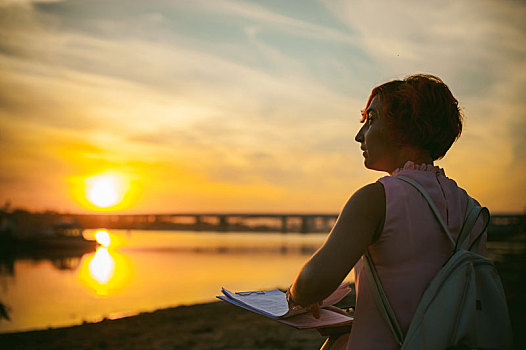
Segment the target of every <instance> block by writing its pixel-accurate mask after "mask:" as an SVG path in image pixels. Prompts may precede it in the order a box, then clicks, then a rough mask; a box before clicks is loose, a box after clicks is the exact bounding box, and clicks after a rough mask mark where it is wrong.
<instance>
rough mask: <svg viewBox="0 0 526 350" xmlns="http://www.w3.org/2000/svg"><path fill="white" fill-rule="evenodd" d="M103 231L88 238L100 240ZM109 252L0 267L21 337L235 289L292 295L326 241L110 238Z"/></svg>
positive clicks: (157, 234) (2, 325) (12, 327)
mask: <svg viewBox="0 0 526 350" xmlns="http://www.w3.org/2000/svg"><path fill="white" fill-rule="evenodd" d="M95 232H96V230H89V231H86V232H85V236H86V237H87V238H89V239H93V236H94V234H95ZM108 233H109V234H110V237H111V244H110V245H109V247H108V249H106V248H99V249H98V250H97V252H91V253H87V254H84V255H81V256H71V257H67V258H60V259H49V258H48V259H35V258H21V259H16V260H14V262H13V261H11V262H10V264H9V266H0V267H1V268H0V302H2V303H3V304H4V305H7V306H8V307H9V316H10V317H11V321H6V320H0V332H14V331H21V330H30V329H43V328H47V327H57V326H67V325H73V324H80V323H82V322H83V321H97V320H101V319H102V318H104V317H106V318H118V317H122V316H126V315H132V314H136V313H139V312H143V311H153V310H156V309H159V308H166V307H171V306H178V305H183V304H193V303H201V302H208V301H212V300H215V296H216V295H218V294H219V291H220V289H221V287H222V286H224V287H226V288H228V289H230V290H254V289H270V288H275V287H279V288H286V287H287V286H288V285H289V284H290V283H291V282H292V280H293V279H294V277H295V275H296V273H297V271H298V270H299V269H300V267H301V266H302V265H303V264H304V263H305V261H306V259H307V258H308V257H309V256H310V254H311V253H312V252H313V251H314V250H315V249H316V248H317V247H319V246H320V245H321V243H322V242H323V241H324V239H325V237H326V235H325V234H308V235H301V234H291V233H288V234H280V233H205V232H198V233H196V232H184V231H138V230H133V231H126V230H111V231H108Z"/></svg>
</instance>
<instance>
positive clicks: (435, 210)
mask: <svg viewBox="0 0 526 350" xmlns="http://www.w3.org/2000/svg"><path fill="white" fill-rule="evenodd" d="M396 178H397V179H400V180H403V181H405V182H407V183H408V184H410V185H411V186H413V187H414V188H416V189H417V190H418V192H420V193H421V194H422V196H424V198H425V199H426V201H427V204H429V207H430V208H431V210H432V211H433V214H435V217H436V219H437V220H438V222H439V223H440V226H441V227H442V230H443V231H444V233H445V234H446V236H447V238H448V239H449V241H450V242H451V245H452V246H453V247H455V245H456V244H455V240H454V239H453V236H451V233H449V229H448V228H447V225H446V223H445V222H444V219H442V215H440V212H439V211H438V208H437V207H436V205H435V203H434V202H433V200H432V199H431V197H430V196H429V194H428V193H427V191H426V190H425V189H424V188H423V187H422V185H420V184H419V183H418V182H416V181H415V180H413V179H410V178H408V177H405V176H402V175H398V176H396Z"/></svg>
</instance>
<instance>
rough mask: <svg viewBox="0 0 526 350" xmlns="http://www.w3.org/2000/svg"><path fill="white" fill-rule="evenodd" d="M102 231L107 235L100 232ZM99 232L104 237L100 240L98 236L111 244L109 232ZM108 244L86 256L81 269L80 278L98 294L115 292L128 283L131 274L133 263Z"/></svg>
mask: <svg viewBox="0 0 526 350" xmlns="http://www.w3.org/2000/svg"><path fill="white" fill-rule="evenodd" d="M101 232H104V233H105V234H106V235H104V234H100V233H101ZM97 234H100V235H99V236H102V237H103V238H104V239H100V240H99V237H97V240H98V241H99V242H100V243H101V244H103V243H102V242H101V241H103V242H104V243H108V245H107V246H109V241H110V238H109V235H108V233H107V232H105V231H99V232H97ZM107 246H104V247H99V248H98V249H97V251H96V252H95V253H94V254H93V255H91V256H88V257H87V258H85V259H84V260H83V262H82V266H81V267H80V269H79V275H78V277H79V280H80V281H81V282H82V284H83V285H85V286H86V287H88V288H89V289H92V290H93V291H94V292H95V294H96V295H98V296H108V295H112V294H115V293H116V292H117V291H119V290H121V289H122V288H123V287H124V286H125V285H126V284H127V282H128V281H129V277H130V275H131V265H130V263H129V261H128V259H127V257H126V256H124V255H123V254H120V253H118V252H116V251H114V250H112V249H110V248H108V247H107Z"/></svg>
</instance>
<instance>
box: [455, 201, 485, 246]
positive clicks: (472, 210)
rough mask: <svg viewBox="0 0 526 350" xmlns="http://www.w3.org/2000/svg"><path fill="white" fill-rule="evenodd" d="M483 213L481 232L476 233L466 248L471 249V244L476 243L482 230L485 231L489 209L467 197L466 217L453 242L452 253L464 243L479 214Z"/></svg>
mask: <svg viewBox="0 0 526 350" xmlns="http://www.w3.org/2000/svg"><path fill="white" fill-rule="evenodd" d="M482 213H484V214H485V215H484V216H485V218H486V219H485V220H484V227H483V229H482V232H481V233H479V234H478V235H477V238H476V239H475V240H474V241H473V243H472V244H471V245H470V246H469V248H468V250H471V249H472V248H473V246H474V245H475V244H476V243H478V240H479V239H480V238H481V237H482V235H483V234H484V232H485V231H486V227H487V226H488V223H489V211H488V208H486V207H480V206H477V205H476V204H475V201H474V200H473V198H471V197H468V206H467V210H466V218H465V219H464V224H463V225H462V229H461V230H460V233H459V234H458V238H457V243H456V244H455V250H454V251H453V253H456V252H457V251H458V250H459V249H462V247H463V246H464V245H465V243H466V241H468V237H469V234H470V233H471V231H472V230H473V227H474V226H475V223H476V222H477V220H478V218H479V216H480V214H482Z"/></svg>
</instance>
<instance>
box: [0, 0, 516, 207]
mask: <svg viewBox="0 0 526 350" xmlns="http://www.w3.org/2000/svg"><path fill="white" fill-rule="evenodd" d="M525 18H526V4H525V3H524V2H523V1H512V0H503V1H497V0H491V1H487V0H462V1H417V0H414V1H368V0H357V1H355V0H353V1H329V0H327V1H323V0H318V1H314V0H312V1H311V0H297V1H282V0H276V1H235V0H214V1H202V0H192V1H182V0H181V1H175V0H174V1H169V0H153V1H142V0H141V1H139V0H107V1H94V0H92V1H82V0H75V1H27V0H26V1H24V0H0V79H1V84H0V206H2V205H3V203H5V202H6V201H10V203H11V207H23V208H26V209H31V210H58V211H62V212H79V213H80V212H88V211H89V210H95V209H97V208H96V207H95V206H94V205H92V204H89V202H88V201H87V199H86V198H87V196H88V194H86V186H89V183H90V180H89V179H90V178H91V179H94V178H95V179H96V176H99V175H103V176H106V178H105V179H110V180H108V181H110V182H106V185H107V184H108V183H111V181H113V180H115V181H116V182H117V184H118V186H119V187H120V188H121V189H120V190H119V191H120V192H119V193H118V196H120V197H119V200H118V204H117V205H115V206H113V207H110V208H109V209H108V210H117V211H119V212H129V213H161V212H204V211H209V212H210V211H214V212H323V213H336V212H338V211H339V210H340V208H341V207H342V205H343V204H344V203H345V201H346V199H347V198H348V197H349V196H350V195H351V194H352V193H353V192H354V191H356V190H357V189H358V188H360V187H361V186H363V185H364V184H366V183H368V182H372V181H375V180H376V179H377V178H379V177H381V176H384V175H386V174H383V173H378V172H373V171H370V170H366V169H365V168H364V167H363V157H362V155H361V151H360V149H359V144H357V143H356V142H355V141H354V136H355V134H356V132H357V131H358V129H359V128H360V124H359V119H360V110H361V109H362V108H363V107H364V104H365V102H366V100H367V97H368V95H369V93H370V91H371V89H372V88H373V87H375V86H376V85H378V84H380V83H382V82H384V81H387V80H390V79H395V78H404V77H405V76H407V75H409V74H412V73H431V74H435V75H438V76H439V77H441V78H442V79H443V80H444V81H445V82H446V84H448V85H449V87H450V89H451V90H452V92H453V94H454V95H455V96H456V97H457V98H458V99H459V101H460V104H461V106H462V108H463V111H464V114H465V128H464V132H463V135H462V137H461V138H460V140H459V141H458V142H457V143H456V144H455V145H454V146H453V148H452V149H451V150H450V152H449V153H448V154H447V155H446V157H445V158H444V159H443V160H441V161H439V162H438V163H437V164H438V165H439V166H440V167H443V168H444V169H445V172H446V175H448V176H449V177H452V178H454V179H455V180H456V181H457V182H458V183H459V184H460V185H461V186H462V187H464V188H466V189H467V190H468V192H469V193H470V194H471V195H472V196H474V197H475V198H477V199H478V200H479V201H480V202H482V203H483V204H484V205H486V206H488V207H489V208H490V210H491V211H492V212H494V213H499V212H501V213H502V212H524V211H525V208H526V185H525V182H526V137H525V135H526V92H525V91H526V64H525V63H526V21H525V20H524V19H525ZM111 179H113V180H111ZM108 186H109V185H108ZM105 188H106V187H101V188H99V190H100V191H103V192H104V189H105Z"/></svg>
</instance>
